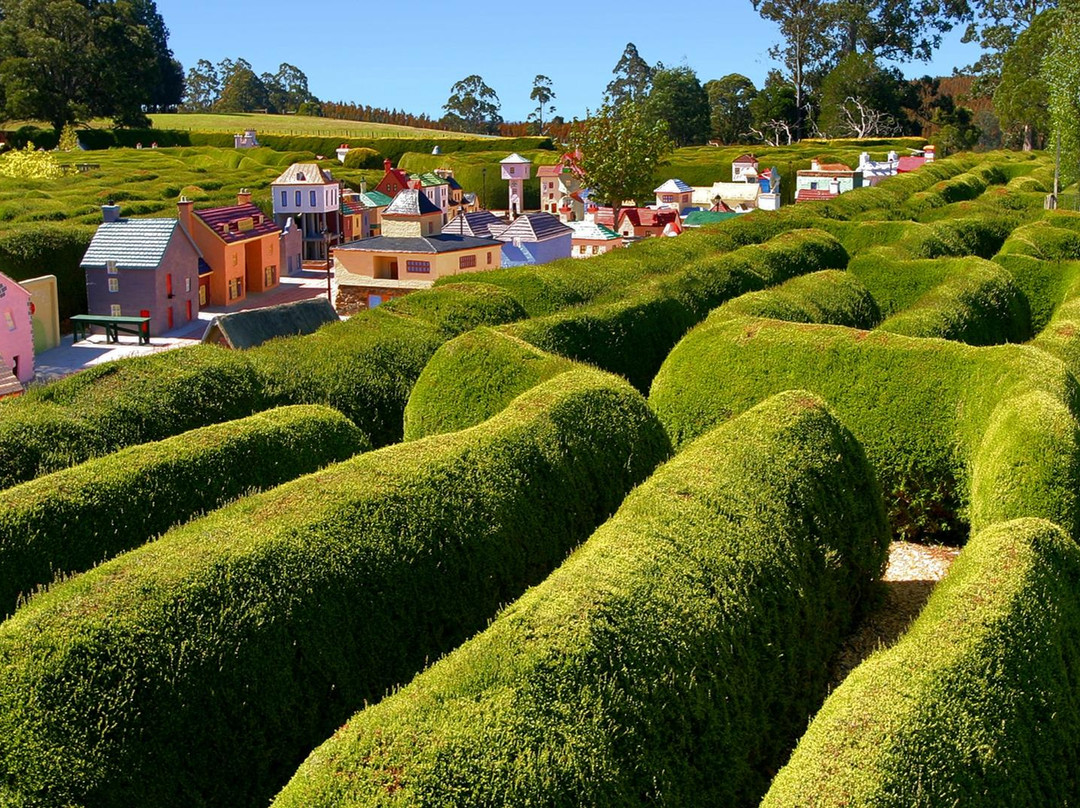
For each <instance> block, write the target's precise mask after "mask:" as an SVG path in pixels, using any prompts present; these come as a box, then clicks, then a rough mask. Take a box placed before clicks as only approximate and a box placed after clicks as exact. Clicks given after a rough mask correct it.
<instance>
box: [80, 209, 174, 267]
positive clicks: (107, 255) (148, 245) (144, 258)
mask: <svg viewBox="0 0 1080 808" xmlns="http://www.w3.org/2000/svg"><path fill="white" fill-rule="evenodd" d="M179 225H180V223H179V222H178V221H177V220H176V219H120V220H119V221H116V222H105V223H104V224H100V225H98V229H97V232H96V233H94V238H93V239H91V241H90V246H89V247H88V248H87V250H86V254H85V255H84V256H83V259H82V263H81V264H80V266H81V267H83V268H86V267H90V268H94V269H97V268H99V267H104V266H105V263H106V261H115V262H116V266H117V267H118V268H121V269H157V267H158V266H160V264H161V259H162V258H164V257H165V251H166V250H167V249H168V248H169V242H170V241H172V237H173V234H174V233H175V232H176V231H178V230H179V231H180V232H181V233H183V230H182V229H180V226H179Z"/></svg>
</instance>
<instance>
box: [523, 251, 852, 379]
mask: <svg viewBox="0 0 1080 808" xmlns="http://www.w3.org/2000/svg"><path fill="white" fill-rule="evenodd" d="M680 238H681V237H680ZM635 249H636V248H635ZM847 260H848V255H847V252H846V251H845V250H844V248H843V247H842V246H841V245H840V243H839V242H838V241H837V240H836V239H834V238H833V237H832V236H830V235H829V234H827V233H824V232H822V231H819V230H803V231H792V232H790V233H784V234H782V235H779V236H777V237H775V238H773V239H771V240H770V241H767V242H765V243H764V244H761V245H750V246H747V247H742V248H740V249H739V250H737V251H735V252H733V253H730V254H724V255H719V256H714V257H712V258H706V259H704V260H701V261H699V262H695V263H693V264H690V265H689V266H687V267H686V268H685V269H684V270H683V271H682V272H679V273H674V274H673V275H672V276H671V277H667V278H650V279H647V280H645V281H644V282H643V283H640V284H638V285H637V286H636V287H632V288H631V289H630V290H627V291H625V292H624V294H623V296H622V298H621V299H619V300H618V301H617V302H614V303H608V304H594V305H592V306H584V307H579V308H573V309H568V310H567V311H565V312H560V313H557V314H554V315H550V316H548V317H537V318H533V319H531V320H524V321H522V322H520V323H518V324H516V325H513V326H510V327H509V328H508V329H507V330H508V332H509V333H511V334H513V335H514V336H517V337H520V338H521V339H523V340H525V341H526V342H529V343H531V344H533V345H535V346H537V347H538V348H541V349H543V350H545V351H550V352H551V353H555V354H559V355H561V356H566V357H569V358H571V359H575V360H577V361H581V362H587V363H589V364H593V365H596V366H598V367H601V368H603V369H604V370H608V371H611V372H612V373H618V374H620V375H622V376H625V377H626V378H627V379H629V380H630V382H631V384H633V385H634V386H635V387H637V388H638V389H639V390H642V391H647V390H648V388H649V383H650V382H651V381H652V378H653V376H654V375H655V374H656V371H657V370H659V368H660V365H661V363H662V362H663V361H664V358H665V357H666V356H667V355H668V352H669V351H670V350H671V348H672V346H673V345H675V343H676V342H678V341H679V339H680V337H682V335H683V334H685V333H686V331H687V330H688V329H689V328H690V327H692V326H693V325H694V324H695V323H697V322H698V321H699V320H701V319H702V318H703V317H704V316H705V314H706V313H707V312H708V311H709V309H711V308H713V307H714V306H717V305H719V304H720V303H722V302H723V301H724V300H727V299H729V298H730V297H733V296H735V295H737V294H740V293H742V292H746V291H750V290H754V289H761V288H764V287H766V286H769V285H772V284H776V283H780V282H782V281H785V280H788V279H789V278H792V277H794V276H796V275H799V274H802V273H807V272H814V271H815V270H821V269H828V268H843V267H844V266H845V265H846V264H847Z"/></svg>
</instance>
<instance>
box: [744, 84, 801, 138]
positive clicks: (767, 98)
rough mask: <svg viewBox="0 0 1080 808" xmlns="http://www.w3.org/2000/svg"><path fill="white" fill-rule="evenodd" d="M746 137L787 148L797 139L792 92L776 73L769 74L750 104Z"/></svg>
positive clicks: (797, 111) (796, 113) (796, 111)
mask: <svg viewBox="0 0 1080 808" xmlns="http://www.w3.org/2000/svg"><path fill="white" fill-rule="evenodd" d="M750 117H751V124H750V128H749V130H748V134H749V135H750V136H751V137H753V138H755V139H757V140H760V141H761V142H762V143H766V144H768V145H771V146H787V145H790V144H791V143H792V142H793V141H794V140H796V139H797V135H796V129H797V126H798V121H799V120H800V119H801V118H800V109H799V104H798V100H797V97H796V95H795V88H794V87H792V86H791V84H789V83H788V82H787V81H786V80H785V79H784V77H783V76H782V75H781V74H780V72H779V71H777V70H770V71H769V75H768V76H767V77H766V78H765V85H764V86H763V87H762V88H761V90H760V91H759V92H758V94H757V95H756V96H754V98H753V100H751V101H750Z"/></svg>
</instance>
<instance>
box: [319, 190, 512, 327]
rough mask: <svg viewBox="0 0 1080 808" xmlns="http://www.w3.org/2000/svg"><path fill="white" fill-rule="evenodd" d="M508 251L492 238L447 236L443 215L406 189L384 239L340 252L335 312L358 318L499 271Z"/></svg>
mask: <svg viewBox="0 0 1080 808" xmlns="http://www.w3.org/2000/svg"><path fill="white" fill-rule="evenodd" d="M458 218H459V219H460V218H463V217H458ZM502 246H503V244H502V242H500V241H496V240H494V239H491V238H478V237H475V236H462V235H455V234H452V233H443V232H442V211H440V210H439V208H438V207H436V206H435V204H434V203H433V202H432V201H431V200H430V199H428V197H427V196H426V195H425V194H424V193H423V192H422V191H421V190H420V189H419V188H406V189H405V190H403V191H400V192H399V193H398V194H397V196H395V197H394V200H393V201H392V202H391V203H390V205H388V206H387V208H386V209H385V210H384V211H383V213H382V234H381V235H379V236H374V237H372V238H365V239H360V240H358V241H352V242H349V243H347V244H342V245H341V246H339V247H338V248H337V249H336V250H334V278H335V280H336V282H337V295H336V297H335V301H334V305H335V308H336V309H337V311H338V312H339V313H341V314H352V313H354V312H357V311H361V310H363V309H367V308H373V307H374V306H377V305H379V304H380V303H382V302H384V301H385V300H389V299H391V298H394V297H400V296H401V295H405V294H408V293H410V292H414V291H416V290H417V289H427V288H430V287H431V285H432V284H433V283H434V282H435V280H437V279H438V278H442V277H447V276H451V275H458V274H460V273H463V272H476V271H477V270H480V269H495V268H497V267H499V266H500V264H501V260H502V254H501V250H502Z"/></svg>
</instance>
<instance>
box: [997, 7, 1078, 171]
mask: <svg viewBox="0 0 1080 808" xmlns="http://www.w3.org/2000/svg"><path fill="white" fill-rule="evenodd" d="M1064 14H1065V12H1064V11H1059V10H1058V9H1050V10H1048V11H1044V12H1042V13H1041V14H1039V15H1038V16H1036V17H1035V19H1034V20H1032V21H1031V24H1030V25H1029V26H1028V28H1027V29H1026V30H1024V31H1023V32H1022V33H1021V34H1020V35H1019V36H1018V37H1016V39H1015V40H1014V41H1013V43H1012V46H1011V47H1010V48H1009V50H1008V51H1007V52H1006V53H1005V55H1004V57H1003V59H1002V62H1001V75H1000V77H999V79H998V82H997V88H996V89H995V90H994V111H995V112H997V116H998V123H999V124H1000V126H1001V127H1002V129H1004V130H1005V131H1006V132H1008V133H1011V134H1014V135H1015V134H1018V135H1019V139H1020V141H1021V143H1022V144H1023V148H1024V151H1030V150H1031V149H1032V148H1034V146H1035V143H1036V141H1037V140H1038V136H1039V135H1040V134H1044V135H1045V134H1046V132H1047V130H1049V128H1050V110H1049V107H1048V98H1049V95H1050V89H1049V87H1048V86H1047V84H1046V78H1045V76H1044V74H1043V70H1042V64H1043V61H1044V59H1045V58H1046V54H1047V52H1048V51H1049V50H1050V42H1051V40H1052V39H1053V36H1054V32H1055V31H1056V30H1057V29H1058V27H1059V26H1060V25H1061V22H1062V16H1063V15H1064Z"/></svg>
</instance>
